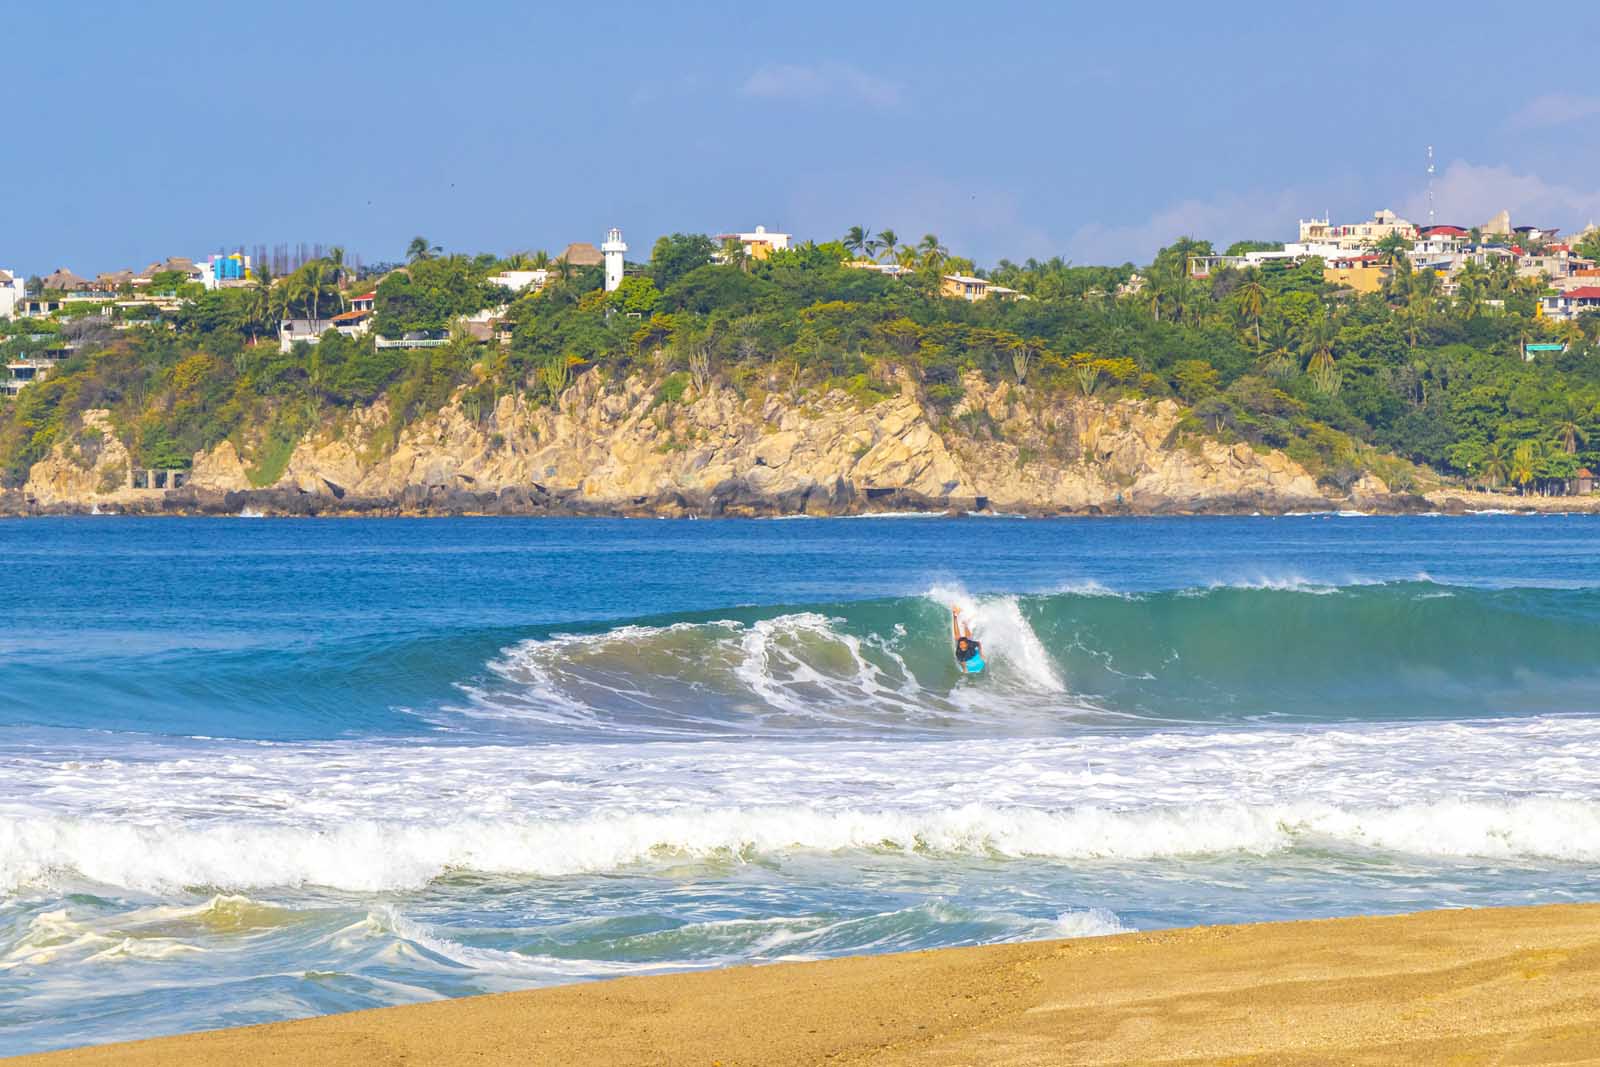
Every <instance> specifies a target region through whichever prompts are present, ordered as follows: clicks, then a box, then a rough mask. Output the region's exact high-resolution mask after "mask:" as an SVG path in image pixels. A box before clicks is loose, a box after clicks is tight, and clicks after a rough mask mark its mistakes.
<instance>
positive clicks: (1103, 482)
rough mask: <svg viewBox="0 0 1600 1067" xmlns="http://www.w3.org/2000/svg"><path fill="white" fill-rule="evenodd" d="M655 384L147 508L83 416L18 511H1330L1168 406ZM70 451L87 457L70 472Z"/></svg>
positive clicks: (968, 387)
mask: <svg viewBox="0 0 1600 1067" xmlns="http://www.w3.org/2000/svg"><path fill="white" fill-rule="evenodd" d="M658 386H659V383H657V382H654V381H649V380H646V379H644V378H642V377H632V378H629V379H626V380H622V381H606V380H605V379H604V378H603V377H602V376H601V375H599V374H587V375H584V376H582V377H581V378H580V379H579V380H578V381H577V383H576V384H574V385H573V386H572V387H571V388H569V389H568V390H567V391H566V393H565V394H563V396H562V397H561V399H560V402H559V404H557V405H555V406H550V405H548V404H546V405H540V404H534V403H531V402H529V401H527V400H524V399H520V398H517V397H512V396H505V397H502V398H501V399H500V401H499V403H498V404H497V405H496V406H495V407H494V408H493V410H492V411H489V412H485V413H480V415H479V417H477V418H474V417H471V416H469V414H468V411H467V409H466V408H465V407H464V406H463V405H461V404H459V403H452V404H450V405H448V406H446V407H445V408H444V409H443V410H441V411H439V412H438V413H436V414H434V415H431V416H429V417H426V418H423V419H420V420H418V421H416V422H413V423H412V424H410V425H408V426H406V427H405V428H404V429H403V430H402V431H401V432H400V433H399V435H398V437H397V438H394V439H392V440H391V438H390V431H389V422H390V419H389V410H388V408H387V407H386V405H385V404H384V403H383V402H381V401H380V402H379V403H377V404H375V405H373V406H371V407H369V408H366V409H362V410H358V411H354V412H349V413H345V414H344V415H342V416H341V417H340V418H339V419H338V420H337V421H336V422H332V423H329V424H326V425H322V426H319V427H317V428H315V429H314V430H312V431H311V432H309V433H307V434H306V435H305V437H304V438H303V439H302V440H300V441H299V443H298V444H297V445H296V446H295V448H294V450H293V453H292V455H291V456H290V458H289V461H288V463H287V465H286V466H285V468H284V470H283V472H282V474H281V475H280V476H279V477H277V478H276V479H275V480H274V481H273V482H272V484H271V485H269V486H265V487H263V486H257V485H254V484H252V482H251V479H250V475H249V467H248V465H247V463H246V462H245V460H244V459H243V458H242V457H241V456H240V453H239V450H238V448H237V447H236V446H235V444H234V443H233V442H229V441H225V442H223V443H222V444H220V445H218V446H217V447H215V448H213V449H211V450H210V451H207V452H202V453H200V454H198V455H196V456H195V458H194V465H193V469H192V472H191V473H190V475H189V478H188V484H187V485H185V486H184V487H183V488H181V489H176V490H167V491H165V492H161V491H155V490H146V489H134V488H132V487H131V486H129V485H128V479H127V477H126V472H127V471H128V469H129V468H128V464H129V458H128V452H127V449H126V448H125V447H123V445H122V443H121V442H120V441H118V440H117V439H116V437H115V435H114V434H113V433H112V432H111V428H110V424H109V421H108V420H107V418H106V414H105V413H104V412H89V413H87V414H86V415H85V417H84V420H83V422H84V430H83V431H81V432H79V433H78V434H76V435H74V436H73V438H72V439H71V440H63V441H61V442H58V443H57V445H56V447H55V449H54V450H53V451H52V453H51V454H50V456H48V457H47V458H46V459H44V460H43V461H41V462H40V463H38V464H37V465H35V467H34V468H33V470H32V472H31V476H30V479H29V481H28V484H27V486H26V488H25V494H26V496H27V497H28V498H29V500H30V504H31V506H33V507H35V508H42V509H63V508H67V509H80V510H87V509H88V508H90V507H91V506H96V505H100V506H105V505H113V506H119V507H122V508H124V509H129V510H146V511H180V512H192V511H202V512H230V513H237V512H238V511H240V510H242V509H245V508H254V509H259V510H262V511H268V512H279V513H287V514H320V513H333V512H344V513H381V514H396V513H411V512H419V513H422V512H442V513H459V512H479V513H548V514H659V515H689V514H705V515H730V514H732V515H738V514H750V515H760V514H800V513H809V514H817V515H826V514H841V513H852V512H860V511H869V510H891V509H901V508H914V509H942V510H957V511H965V510H969V509H975V508H976V509H992V510H995V511H1009V512H1019V513H1026V514H1060V513H1108V512H1128V513H1164V512H1165V513H1193V512H1240V511H1244V512H1249V511H1288V510H1298V509H1308V508H1326V507H1330V506H1337V504H1338V503H1339V501H1334V500H1330V499H1329V497H1328V496H1327V494H1326V493H1325V491H1324V490H1323V489H1321V488H1320V487H1319V486H1318V484H1317V482H1316V480H1315V479H1314V478H1312V477H1311V475H1310V474H1309V473H1307V472H1306V470H1305V469H1304V468H1302V467H1301V466H1299V465H1298V464H1297V463H1295V462H1294V461H1293V460H1291V459H1289V458H1288V457H1287V456H1285V455H1284V454H1283V453H1281V452H1275V451H1263V450H1257V449H1254V448H1252V447H1250V446H1249V445H1246V444H1234V445H1227V444H1223V443H1221V442H1218V441H1215V440H1211V439H1208V438H1204V437H1201V436H1198V435H1194V434H1187V433H1182V432H1180V423H1181V422H1182V419H1183V414H1184V412H1183V409H1182V408H1181V407H1180V406H1179V405H1178V404H1177V403H1175V402H1173V401H1170V400H1164V401H1156V402H1152V401H1136V400H1120V401H1113V402H1106V401H1101V400H1098V399H1090V398H1076V399H1062V398H1060V397H1059V396H1055V395H1051V396H1045V395H1043V394H1040V393H1037V392H1035V391H1033V390H1030V389H1028V388H1026V387H1024V386H1019V385H1011V384H1006V383H1001V384H998V385H994V384H989V383H985V382H984V381H983V380H982V379H981V378H979V377H978V376H976V375H973V376H971V377H969V378H968V379H967V380H966V382H964V387H965V393H964V397H963V399H962V400H961V401H960V402H959V403H958V404H957V405H956V406H955V407H954V408H953V409H951V410H949V411H948V412H944V411H939V410H936V409H934V408H931V407H930V406H929V405H927V404H925V403H924V402H923V401H922V399H921V396H920V394H919V392H918V390H917V389H916V387H915V385H914V384H913V383H912V382H911V381H909V380H906V381H902V382H900V383H898V388H899V391H898V393H897V394H895V395H892V396H887V397H885V398H882V399H876V400H875V401H871V402H862V401H860V400H859V399H858V398H857V397H855V396H852V395H850V394H847V393H845V392H843V391H833V392H830V393H827V394H825V395H822V396H807V397H802V398H791V397H788V396H783V395H779V394H767V395H765V396H758V397H746V396H741V395H740V394H739V393H736V392H735V391H734V390H732V389H731V388H728V387H726V386H720V385H717V384H715V383H713V384H711V385H709V386H708V387H707V388H705V389H703V390H697V389H694V388H692V387H691V388H690V389H689V390H688V391H687V392H686V393H685V394H684V395H683V396H681V397H680V398H678V399H676V400H667V399H666V398H665V397H664V396H663V395H661V394H660V393H658ZM85 440H90V441H94V440H98V442H99V444H98V447H97V449H95V450H94V454H93V455H92V456H91V455H89V454H88V453H87V452H85V450H84V445H83V442H84V441H85ZM119 472H120V475H119ZM119 478H120V480H119ZM1374 483H1375V484H1374ZM1357 488H1358V491H1359V492H1360V494H1361V496H1362V498H1363V500H1364V501H1365V502H1366V503H1367V504H1369V505H1370V506H1377V507H1382V506H1384V503H1385V501H1390V499H1391V498H1390V497H1389V495H1388V494H1387V489H1386V487H1383V486H1382V483H1381V482H1376V480H1375V479H1368V480H1366V481H1364V482H1363V483H1361V484H1360V485H1359V486H1358V487H1357Z"/></svg>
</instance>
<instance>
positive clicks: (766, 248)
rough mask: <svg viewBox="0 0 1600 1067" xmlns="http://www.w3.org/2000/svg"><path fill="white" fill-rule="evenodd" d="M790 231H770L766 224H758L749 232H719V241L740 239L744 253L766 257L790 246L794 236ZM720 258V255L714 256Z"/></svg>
mask: <svg viewBox="0 0 1600 1067" xmlns="http://www.w3.org/2000/svg"><path fill="white" fill-rule="evenodd" d="M793 236H794V235H793V234H789V233H769V232H767V228H766V227H765V226H757V227H756V228H755V229H754V230H751V231H750V232H749V233H719V234H717V240H718V241H738V242H739V243H740V244H741V245H743V246H744V254H745V255H747V256H749V257H750V258H751V259H766V258H767V257H768V256H770V255H771V254H772V253H774V252H782V251H783V250H784V249H786V248H788V247H789V241H790V239H791V238H793ZM714 258H717V259H719V260H720V258H721V257H720V256H718V257H714Z"/></svg>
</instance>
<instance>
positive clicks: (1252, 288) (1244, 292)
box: [1234, 274, 1267, 349]
mask: <svg viewBox="0 0 1600 1067" xmlns="http://www.w3.org/2000/svg"><path fill="white" fill-rule="evenodd" d="M1234 293H1235V295H1237V296H1238V298H1239V310H1240V311H1242V312H1244V314H1245V317H1246V318H1248V319H1250V320H1251V321H1252V322H1254V323H1255V327H1256V348H1257V349H1260V347H1261V313H1262V312H1263V311H1265V310H1266V308H1267V289H1266V286H1264V285H1262V284H1261V282H1260V280H1259V279H1258V278H1257V277H1256V276H1255V275H1254V274H1252V275H1251V276H1250V279H1249V280H1248V281H1246V282H1245V283H1244V284H1243V285H1241V286H1239V288H1237V289H1235V290H1234Z"/></svg>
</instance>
